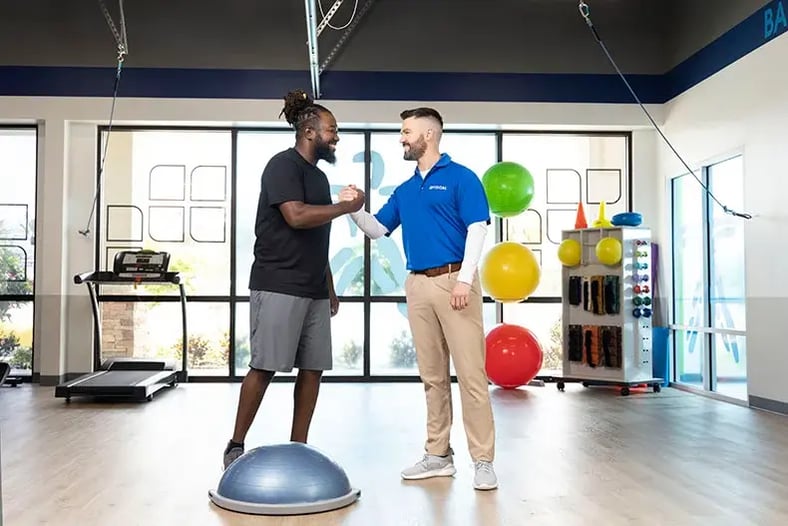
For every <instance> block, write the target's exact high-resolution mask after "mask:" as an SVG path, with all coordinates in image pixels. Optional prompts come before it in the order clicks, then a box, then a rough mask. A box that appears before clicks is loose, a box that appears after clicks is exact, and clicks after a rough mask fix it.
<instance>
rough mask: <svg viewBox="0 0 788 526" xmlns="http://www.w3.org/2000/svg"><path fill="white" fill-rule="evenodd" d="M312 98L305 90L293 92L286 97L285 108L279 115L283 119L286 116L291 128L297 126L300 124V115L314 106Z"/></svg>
mask: <svg viewBox="0 0 788 526" xmlns="http://www.w3.org/2000/svg"><path fill="white" fill-rule="evenodd" d="M312 102H313V101H312V98H311V97H310V96H309V95H308V94H307V93H306V92H305V91H303V90H300V89H298V90H293V91H291V92H289V93H288V94H287V95H285V106H284V108H282V111H281V112H280V113H279V116H280V117H281V116H282V114H284V116H285V119H287V122H288V123H290V125H291V126H295V125H296V123H297V122H298V114H299V113H301V112H302V111H303V110H304V109H306V108H308V107H309V106H311V105H312Z"/></svg>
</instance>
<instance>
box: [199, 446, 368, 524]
mask: <svg viewBox="0 0 788 526" xmlns="http://www.w3.org/2000/svg"><path fill="white" fill-rule="evenodd" d="M359 495H360V491H359V490H357V489H354V488H353V487H352V486H351V485H350V481H349V480H348V477H347V475H346V474H345V471H344V470H343V469H342V468H341V467H340V466H339V464H337V463H336V462H334V461H333V460H332V459H330V458H329V457H328V456H327V455H325V454H324V453H322V452H321V451H320V450H318V449H317V448H315V447H312V446H310V445H307V444H301V443H298V442H290V443H287V444H276V445H270V446H262V447H258V448H255V449H252V450H251V451H248V452H247V453H246V454H244V455H243V456H241V457H239V458H238V459H237V460H236V461H235V462H233V463H232V464H230V465H229V466H228V467H227V469H226V470H225V471H224V474H223V475H222V478H221V480H220V481H219V486H218V487H217V489H216V490H215V491H210V492H209V496H210V498H211V500H212V501H213V502H214V504H216V505H217V506H220V507H222V508H225V509H229V510H232V511H238V512H242V513H252V514H258V515H298V514H305V513H317V512H322V511H329V510H334V509H337V508H341V507H344V506H348V505H349V504H352V503H353V502H355V501H356V499H358V497H359Z"/></svg>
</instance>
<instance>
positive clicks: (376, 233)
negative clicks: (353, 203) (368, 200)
mask: <svg viewBox="0 0 788 526" xmlns="http://www.w3.org/2000/svg"><path fill="white" fill-rule="evenodd" d="M350 218H351V219H352V220H353V222H354V223H356V225H358V227H359V228H360V229H361V231H362V232H364V233H365V234H366V235H367V236H368V237H369V238H371V239H378V238H379V237H383V236H385V235H386V234H388V229H387V228H386V227H385V226H383V224H382V223H381V222H380V221H378V220H377V219H376V218H375V216H373V215H372V214H370V213H369V212H367V211H366V210H359V211H358V212H353V213H352V214H350Z"/></svg>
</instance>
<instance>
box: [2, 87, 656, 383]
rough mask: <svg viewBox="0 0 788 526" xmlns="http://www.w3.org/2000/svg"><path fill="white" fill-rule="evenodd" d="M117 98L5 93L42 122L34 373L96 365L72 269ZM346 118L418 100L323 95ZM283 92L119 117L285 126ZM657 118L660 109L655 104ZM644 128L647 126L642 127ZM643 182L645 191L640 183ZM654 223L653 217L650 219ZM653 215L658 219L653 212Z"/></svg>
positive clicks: (132, 106)
mask: <svg viewBox="0 0 788 526" xmlns="http://www.w3.org/2000/svg"><path fill="white" fill-rule="evenodd" d="M110 103H111V100H110V99H90V98H52V97H38V98H25V97H0V123H31V122H35V123H38V124H39V127H40V130H41V132H42V133H41V144H40V159H41V162H40V164H39V181H38V192H39V195H38V199H39V207H38V218H37V219H38V221H37V240H38V243H37V254H36V260H37V261H36V275H37V276H40V278H39V279H38V280H37V283H36V297H37V298H36V310H35V346H36V352H37V356H36V359H35V362H36V364H35V372H38V373H40V374H41V382H42V384H45V385H52V384H55V383H57V382H59V381H60V380H61V379H62V378H63V377H64V376H65V375H66V374H72V375H73V374H77V373H84V372H88V371H90V370H92V369H91V367H92V361H91V360H92V340H93V338H92V336H93V335H92V330H91V329H92V323H91V319H92V318H91V312H90V303H89V301H88V297H87V294H86V291H85V290H84V285H74V283H73V276H74V275H75V274H77V273H80V272H86V271H89V270H92V269H93V261H94V253H95V241H94V239H93V236H92V235H89V236H84V235H82V234H80V233H79V231H80V230H83V229H85V227H86V226H90V228H91V230H93V231H95V226H94V225H93V224H91V225H86V222H87V219H88V216H89V213H90V208H91V205H92V201H93V192H94V190H95V177H96V158H97V150H96V146H97V145H96V141H97V139H96V125H97V124H106V123H107V121H108V118H109V113H110ZM321 103H323V104H325V105H326V106H327V107H329V108H331V110H332V111H333V112H334V113H335V115H336V116H337V118H338V120H339V121H340V125H341V126H349V125H363V126H370V127H377V126H384V125H387V126H398V125H399V112H400V111H401V110H402V109H404V108H406V107H412V106H415V105H421V104H429V103H424V102H422V101H414V102H347V101H337V102H334V101H321ZM434 106H435V107H436V108H437V109H438V110H439V111H441V113H442V114H443V116H444V119H445V121H446V122H447V129H448V128H451V127H459V126H462V127H473V126H479V127H480V128H484V129H500V128H506V129H552V130H557V129H558V130H567V129H571V130H581V131H593V130H635V129H639V128H643V127H645V126H647V125H648V121H647V120H646V119H645V117H644V115H643V113H642V110H641V109H640V108H639V107H637V106H635V105H613V104H516V103H436V104H434ZM281 107H282V101H279V100H261V101H254V100H240V101H239V100H188V99H177V100H161V99H124V98H120V99H119V100H118V101H117V106H116V110H115V121H114V122H115V124H128V125H133V124H152V125H156V124H159V125H173V124H182V125H208V126H211V125H215V126H221V125H225V126H226V125H240V126H252V125H281V126H282V127H284V126H285V123H284V121H280V120H277V116H278V114H279V112H280V110H281ZM649 111H651V113H652V115H653V116H654V118H655V119H656V120H657V122H660V123H661V122H662V108H661V107H659V106H657V107H650V108H649ZM639 133H640V132H639ZM649 133H650V132H648V131H644V132H642V134H641V135H637V136H636V137H635V139H634V144H633V149H634V152H633V153H634V159H633V161H634V173H635V177H636V180H638V179H641V178H643V179H647V180H651V181H652V182H653V180H654V177H655V174H654V163H653V159H654V150H653V148H654V146H653V138H652V137H650V136H649ZM651 186H653V184H652V183H651V182H649V183H648V184H647V185H640V184H639V183H637V182H636V184H635V185H634V193H635V203H636V207H637V208H639V209H643V210H645V211H646V217H647V218H655V217H656V209H654V207H653V206H652V205H651V204H650V203H651V199H650V196H651V192H652V190H651ZM642 189H645V190H642ZM648 222H652V221H650V220H649V221H648ZM653 222H656V221H653Z"/></svg>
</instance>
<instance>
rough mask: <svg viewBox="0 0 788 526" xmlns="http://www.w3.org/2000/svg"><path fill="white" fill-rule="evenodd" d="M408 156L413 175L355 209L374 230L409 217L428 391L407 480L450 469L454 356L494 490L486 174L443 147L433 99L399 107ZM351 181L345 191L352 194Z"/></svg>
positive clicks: (420, 354)
mask: <svg viewBox="0 0 788 526" xmlns="http://www.w3.org/2000/svg"><path fill="white" fill-rule="evenodd" d="M400 117H401V118H402V136H401V139H400V142H401V143H402V146H403V149H404V157H405V160H409V161H416V170H415V173H414V174H413V176H412V177H410V178H409V179H408V180H407V181H405V182H404V183H402V184H401V185H399V186H398V187H397V188H396V189H395V190H394V193H393V194H392V195H391V197H390V198H389V200H388V202H386V204H385V205H384V206H383V207H382V208H381V209H380V210H379V211H378V213H377V214H375V215H371V214H369V213H368V212H366V211H364V210H359V211H357V212H355V213H352V214H351V217H352V218H353V220H354V221H355V222H356V224H357V225H358V226H359V228H360V229H361V230H362V231H364V233H365V234H366V235H367V236H369V237H370V238H372V239H377V238H379V237H381V236H383V235H390V234H391V233H392V232H394V230H395V229H396V228H397V227H399V226H402V243H403V246H404V249H405V258H406V260H407V268H408V270H410V274H409V275H408V277H407V280H406V282H405V295H406V298H407V302H408V321H409V323H410V328H411V333H412V335H413V342H414V344H415V347H416V358H417V361H418V365H419V374H420V376H421V379H422V382H423V383H424V391H425V394H426V400H427V441H426V444H425V450H426V452H425V455H424V457H423V458H422V459H421V460H420V461H419V462H417V463H416V464H415V465H414V466H411V467H409V468H406V469H405V470H403V471H402V478H404V479H409V480H411V479H424V478H429V477H440V476H452V475H454V473H455V472H456V469H455V468H454V462H453V451H452V449H451V444H450V431H451V425H452V399H451V384H450V375H449V356H450V355H451V358H452V359H453V361H454V368H455V370H456V372H457V378H458V380H459V388H460V400H461V402H462V416H463V423H464V425H465V432H466V435H467V438H468V449H469V451H470V454H471V457H473V460H474V463H475V476H474V481H473V486H474V487H475V488H476V489H494V488H496V487H497V486H498V481H497V478H496V475H495V471H494V470H493V464H492V463H493V457H494V454H495V426H494V422H493V414H492V407H491V405H490V398H489V391H488V382H487V375H486V373H485V368H484V363H485V341H484V325H483V320H482V293H481V286H480V284H479V277H478V274H477V272H476V269H477V266H478V263H479V259H480V257H481V252H482V247H483V245H484V238H485V236H486V234H487V227H488V225H489V223H490V214H489V204H488V203H487V197H486V195H485V193H484V188H483V186H482V184H481V181H480V180H479V178H478V177H477V176H476V174H474V173H473V172H472V171H471V170H469V169H468V168H466V167H465V166H462V165H460V164H458V163H456V162H454V161H452V160H451V158H450V157H449V156H448V155H447V154H445V153H444V154H441V153H440V151H439V144H440V138H441V134H442V131H443V119H442V118H441V116H440V114H439V113H438V112H437V111H435V110H434V109H432V108H417V109H413V110H407V111H404V112H402V113H401V114H400ZM355 195H356V193H355V189H354V188H352V187H348V188H346V189H344V190H342V192H341V193H340V199H342V200H351V199H353V198H354V197H355Z"/></svg>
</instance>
